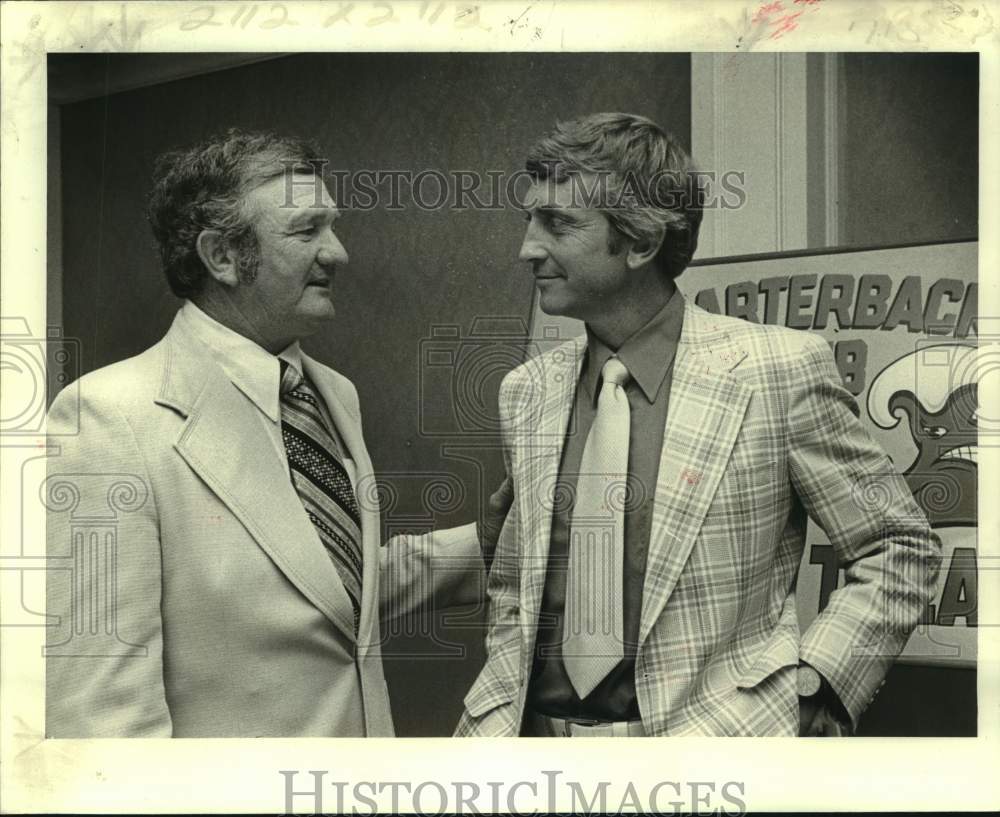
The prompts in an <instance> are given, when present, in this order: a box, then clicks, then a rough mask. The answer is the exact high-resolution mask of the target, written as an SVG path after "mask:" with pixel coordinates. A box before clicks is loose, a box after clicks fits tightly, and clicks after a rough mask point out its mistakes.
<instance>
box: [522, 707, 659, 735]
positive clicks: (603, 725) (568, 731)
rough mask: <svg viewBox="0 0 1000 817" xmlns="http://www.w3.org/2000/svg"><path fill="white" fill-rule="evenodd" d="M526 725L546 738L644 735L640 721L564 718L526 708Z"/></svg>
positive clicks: (535, 733) (533, 732) (534, 732)
mask: <svg viewBox="0 0 1000 817" xmlns="http://www.w3.org/2000/svg"><path fill="white" fill-rule="evenodd" d="M526 716H527V717H526V719H527V726H528V729H529V730H530V733H531V734H532V735H534V736H536V737H548V738H611V737H616V738H617V737H621V738H625V737H633V738H641V737H645V735H646V730H645V729H643V726H642V721H589V720H566V719H564V718H554V717H552V716H551V715H543V714H542V713H541V712H535V711H534V710H530V709H529V710H528V711H527V713H526Z"/></svg>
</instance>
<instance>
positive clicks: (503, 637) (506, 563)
mask: <svg viewBox="0 0 1000 817" xmlns="http://www.w3.org/2000/svg"><path fill="white" fill-rule="evenodd" d="M510 377H511V375H508V378H507V379H505V381H504V383H502V384H501V386H500V417H501V423H504V422H505V419H504V418H509V417H510V416H512V409H511V407H510V405H509V401H510V399H511V398H510V394H511V391H510V389H509V386H510V381H509V378H510ZM512 450H513V442H512V440H511V439H510V434H509V432H508V431H507V430H506V429H505V430H504V440H503V455H504V467H505V469H506V474H507V478H508V479H512V480H513V486H514V496H513V502H512V504H511V507H510V511H509V512H508V514H507V518H506V519H505V520H504V525H503V528H502V530H501V531H500V537H499V539H498V540H497V546H496V551H495V554H494V557H493V562H492V565H491V567H490V571H489V580H488V582H487V597H488V600H489V608H488V613H487V631H486V663H485V665H484V666H483V668H482V670H481V671H480V673H479V676H478V677H477V678H476V680H475V682H474V683H473V685H472V687H471V688H470V689H469V692H468V693H467V694H466V696H465V699H464V704H465V711H464V712H463V713H462V717H461V718H460V719H459V722H458V726H457V728H456V730H455V735H456V736H470V735H482V734H489V732H483V731H482V724H480V723H479V721H478V719H479V718H480V717H481V716H484V715H485V713H487V712H489V711H490V710H492V709H496V708H497V707H500V706H502V705H504V704H508V703H509V702H511V701H512V700H513V699H514V698H515V697H516V695H517V686H518V684H519V683H520V680H521V678H520V672H521V665H520V663H521V625H520V615H521V606H520V579H521V573H520V553H521V543H520V521H519V520H520V513H521V511H520V505H521V501H520V498H519V496H518V492H519V490H520V487H521V486H519V485H518V484H517V479H516V472H515V469H514V467H513V455H512ZM501 721H502V725H503V727H504V730H506V728H507V727H508V726H509V725H508V724H506V721H505V720H504V719H501ZM500 734H507V732H506V731H502V732H501V733H500Z"/></svg>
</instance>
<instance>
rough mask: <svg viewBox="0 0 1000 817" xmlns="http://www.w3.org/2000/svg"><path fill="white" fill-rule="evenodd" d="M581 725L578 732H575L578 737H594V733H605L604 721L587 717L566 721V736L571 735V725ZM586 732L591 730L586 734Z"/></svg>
mask: <svg viewBox="0 0 1000 817" xmlns="http://www.w3.org/2000/svg"><path fill="white" fill-rule="evenodd" d="M574 726H579V727H581V730H580V732H578V733H577V734H578V735H579V736H580V737H594V733H595V732H596V733H597V734H599V735H601V734H605V733H607V728H608V724H607V723H606V722H605V721H599V720H590V719H588V718H575V719H573V720H567V721H566V736H567V737H573V727H574ZM586 732H591V734H590V735H587V734H586Z"/></svg>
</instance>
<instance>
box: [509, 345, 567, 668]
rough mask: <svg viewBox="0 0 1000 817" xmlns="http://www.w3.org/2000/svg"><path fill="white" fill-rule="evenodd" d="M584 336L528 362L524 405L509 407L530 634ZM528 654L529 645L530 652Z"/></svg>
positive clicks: (523, 587)
mask: <svg viewBox="0 0 1000 817" xmlns="http://www.w3.org/2000/svg"><path fill="white" fill-rule="evenodd" d="M586 348H587V346H586V338H579V339H575V340H574V341H571V342H570V343H569V344H567V345H566V346H564V347H563V348H562V349H561V350H557V351H556V352H554V353H552V354H549V355H545V356H542V357H539V358H535V359H534V360H532V361H529V364H528V367H527V369H526V377H527V381H526V382H524V381H522V385H523V386H524V389H525V390H524V391H522V392H519V393H518V394H519V395H523V396H524V402H525V404H526V405H517V406H509V407H508V416H511V417H514V418H516V420H515V422H514V423H513V424H512V434H513V436H514V444H515V447H516V448H517V450H518V452H519V459H520V460H521V463H522V467H523V473H524V478H523V484H524V485H525V486H526V490H525V491H523V492H520V493H518V495H517V502H518V515H519V518H520V520H521V542H522V551H521V615H522V626H524V627H526V628H527V629H526V630H525V632H529V633H532V634H533V633H534V632H535V628H536V624H537V618H538V611H539V610H540V609H541V599H542V591H543V590H544V588H545V574H546V570H547V567H548V555H549V537H550V535H551V532H552V509H553V504H554V498H555V489H556V481H557V479H558V476H559V461H560V459H561V458H562V451H563V444H564V442H565V439H566V433H567V426H568V424H569V420H570V416H571V414H572V408H573V397H574V395H575V393H576V383H577V381H578V380H579V376H580V369H581V367H582V365H583V357H584V354H583V353H584V351H585V350H586ZM528 654H530V650H529V652H528Z"/></svg>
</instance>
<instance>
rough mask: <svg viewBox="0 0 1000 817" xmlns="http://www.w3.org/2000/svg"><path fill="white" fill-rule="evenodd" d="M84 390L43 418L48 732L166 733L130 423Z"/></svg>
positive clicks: (142, 479)
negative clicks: (47, 448) (46, 442)
mask: <svg viewBox="0 0 1000 817" xmlns="http://www.w3.org/2000/svg"><path fill="white" fill-rule="evenodd" d="M87 386H88V383H87V380H86V379H85V380H84V381H82V382H81V384H80V392H79V393H80V398H79V403H78V402H77V400H76V399H75V397H74V396H73V395H72V394H71V393H70V391H71V390H66V391H64V392H63V393H61V394H60V395H59V397H57V399H56V400H55V402H54V403H53V405H52V408H51V410H50V412H49V416H48V432H49V435H50V445H52V446H53V447H54V448H57V449H58V453H53V454H52V455H50V458H49V460H48V463H47V464H48V475H47V479H46V485H45V495H44V497H43V499H44V501H45V503H46V506H47V509H48V511H47V516H46V527H47V533H46V537H47V554H48V560H47V561H48V564H47V569H48V570H47V612H48V614H49V616H50V622H51V623H50V626H49V629H48V631H47V634H46V649H45V655H46V697H45V703H46V734H47V735H48V736H49V737H55V738H97V737H118V738H124V737H170V736H171V734H172V725H171V719H170V710H169V707H168V704H167V699H166V693H165V687H164V681H163V627H162V622H161V617H160V596H161V578H160V577H161V564H160V538H159V524H158V521H157V514H156V508H155V500H154V497H153V495H152V489H151V486H150V481H149V476H148V473H147V470H146V467H145V464H144V462H143V458H142V455H141V453H140V450H139V447H138V445H137V443H136V438H135V435H134V434H133V431H132V428H131V427H130V425H129V423H128V421H127V420H126V418H125V417H124V416H123V414H122V413H121V411H120V410H119V408H118V407H117V406H116V405H115V404H114V402H113V400H112V399H110V395H103V394H102V395H98V394H97V393H94V394H91V395H90V397H91V398H94V399H88V394H87Z"/></svg>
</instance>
